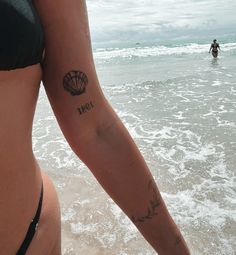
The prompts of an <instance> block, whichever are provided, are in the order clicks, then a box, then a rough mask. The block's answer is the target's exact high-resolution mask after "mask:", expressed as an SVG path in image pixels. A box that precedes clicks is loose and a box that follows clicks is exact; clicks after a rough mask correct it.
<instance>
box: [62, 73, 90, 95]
mask: <svg viewBox="0 0 236 255" xmlns="http://www.w3.org/2000/svg"><path fill="white" fill-rule="evenodd" d="M87 85H88V77H87V75H86V74H85V73H84V72H82V71H74V70H73V71H70V72H68V73H67V74H66V75H65V76H64V78H63V87H64V89H65V90H66V91H67V92H69V93H70V94H71V95H72V96H79V95H81V94H83V93H85V91H86V87H87Z"/></svg>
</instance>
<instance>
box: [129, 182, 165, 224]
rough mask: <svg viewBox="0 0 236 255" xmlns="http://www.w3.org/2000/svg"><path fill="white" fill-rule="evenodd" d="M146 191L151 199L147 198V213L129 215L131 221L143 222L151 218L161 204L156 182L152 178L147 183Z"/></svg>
mask: <svg viewBox="0 0 236 255" xmlns="http://www.w3.org/2000/svg"><path fill="white" fill-rule="evenodd" d="M148 191H149V193H150V194H151V199H150V200H149V204H148V208H147V213H146V214H145V215H144V216H138V217H135V216H131V220H132V221H133V223H141V222H145V221H146V220H149V219H152V218H153V217H154V216H155V215H157V214H158V213H157V212H156V209H157V208H158V207H159V206H160V204H161V198H160V196H159V192H158V190H157V188H156V184H155V182H154V181H153V180H150V181H149V183H148Z"/></svg>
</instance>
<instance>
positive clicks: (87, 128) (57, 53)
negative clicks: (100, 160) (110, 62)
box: [35, 0, 116, 146]
mask: <svg viewBox="0 0 236 255" xmlns="http://www.w3.org/2000/svg"><path fill="white" fill-rule="evenodd" d="M35 7H36V9H37V11H38V13H39V16H40V19H41V22H42V25H43V29H44V33H45V51H46V54H45V61H44V64H43V83H44V87H45V90H46V92H47V95H48V97H49V100H50V103H51V105H52V108H53V110H54V113H55V115H56V117H57V119H58V122H59V125H60V127H61V129H62V131H63V133H64V135H65V136H66V138H67V139H68V140H69V142H70V144H71V145H72V146H77V142H76V141H75V140H76V138H78V139H82V137H85V136H88V135H91V132H94V127H96V128H98V127H103V126H104V127H106V126H109V125H110V124H111V123H112V122H113V121H114V119H116V116H115V114H114V112H113V110H112V109H111V107H110V106H109V104H108V103H107V101H106V99H105V97H104V95H103V93H102V91H101V88H100V85H99V82H98V79H97V75H96V71H95V67H94V62H93V57H92V49H91V43H90V35H89V25H88V18H87V10H86V3H85V1H84V0H70V1H68V0H57V1H52V0H35ZM108 115H109V116H110V117H109V121H108V120H107V116H108Z"/></svg>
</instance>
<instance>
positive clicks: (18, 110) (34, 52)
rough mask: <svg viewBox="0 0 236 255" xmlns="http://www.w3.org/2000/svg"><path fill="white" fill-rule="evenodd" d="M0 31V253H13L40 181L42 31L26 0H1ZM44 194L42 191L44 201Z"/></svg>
mask: <svg viewBox="0 0 236 255" xmlns="http://www.w3.org/2000/svg"><path fill="white" fill-rule="evenodd" d="M0 34H1V35H4V36H1V40H0V240H1V241H0V251H1V252H0V253H1V254H5V255H8V254H9V255H13V254H16V252H17V250H18V248H19V247H20V245H21V244H22V242H23V240H24V238H25V235H26V233H27V230H28V227H29V224H30V222H31V220H32V219H33V218H34V215H35V212H36V210H37V207H38V202H39V197H40V191H41V185H42V176H41V172H40V169H39V166H38V165H37V162H36V160H35V158H34V155H33V151H32V138H31V134H32V123H33V116H34V112H35V106H36V102H37V98H38V92H39V86H40V80H41V67H40V64H38V63H39V62H40V61H41V59H42V51H43V33H42V28H41V26H40V22H39V18H38V17H37V13H36V11H35V9H34V7H33V4H32V1H31V0H0ZM6 70H11V71H6ZM44 179H45V178H44ZM47 189H48V188H47V187H46V188H45V190H47ZM47 197H48V194H47V193H46V194H45V196H44V200H43V207H45V206H44V205H45V202H47ZM44 211H45V210H44V208H42V214H45V213H44ZM45 221H46V220H45Z"/></svg>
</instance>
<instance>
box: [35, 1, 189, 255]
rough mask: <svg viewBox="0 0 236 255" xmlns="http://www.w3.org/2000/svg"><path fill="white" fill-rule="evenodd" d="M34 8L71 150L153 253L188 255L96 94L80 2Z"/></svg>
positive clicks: (130, 144) (47, 82)
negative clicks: (38, 17)
mask: <svg viewBox="0 0 236 255" xmlns="http://www.w3.org/2000/svg"><path fill="white" fill-rule="evenodd" d="M35 5H36V8H37V10H38V13H39V16H40V18H41V21H42V24H43V29H44V32H45V39H46V58H45V62H44V66H43V82H44V86H45V90H46V92H47V95H48V98H49V100H50V103H51V105H52V108H53V110H54V113H55V115H56V117H57V120H58V122H59V125H60V127H61V129H62V131H63V133H64V135H65V137H66V139H67V141H68V143H69V144H70V146H71V148H72V149H73V151H74V152H75V153H76V154H77V155H78V157H79V158H80V159H81V160H82V161H83V162H84V163H85V164H86V165H87V166H88V168H89V169H90V170H91V171H92V173H93V174H94V176H95V177H96V178H97V180H98V181H99V183H100V184H101V185H102V187H103V188H104V189H105V190H106V192H107V193H108V194H109V195H110V197H111V198H112V199H113V200H114V201H115V202H116V203H117V205H119V206H120V208H121V209H122V210H123V211H124V212H125V213H126V214H127V216H128V217H129V218H130V219H131V220H132V221H133V223H134V224H135V225H136V227H137V228H138V229H139V231H140V232H141V233H142V234H143V236H144V238H145V239H146V240H147V241H148V242H149V243H150V244H151V245H152V246H153V248H154V249H155V250H156V251H157V252H158V254H160V255H189V254H190V252H189V250H188V248H187V245H186V243H185V240H184V238H183V236H182V235H181V233H180V231H179V229H178V227H177V226H176V224H175V223H174V221H173V219H172V218H171V216H170V214H169V212H168V210H167V208H166V206H165V203H164V201H163V199H162V197H161V194H160V192H159V190H158V188H157V186H156V183H155V181H154V179H153V177H152V174H151V172H150V170H149V169H148V167H147V165H146V163H145V161H144V159H143V157H142V155H141V154H140V152H139V150H138V148H137V146H136V145H135V143H134V141H133V139H132V138H131V137H130V135H129V133H128V131H127V130H126V128H125V127H124V125H123V124H122V122H121V121H120V119H119V118H118V116H117V115H116V114H115V112H114V110H113V109H112V108H111V106H110V104H109V103H108V102H107V100H106V98H105V97H104V95H103V93H102V91H101V87H100V84H99V81H98V78H97V75H96V71H95V66H94V62H93V57H92V50H91V43H90V35H89V27H88V19H87V11H86V3H85V1H84V0H71V1H67V0H57V1H51V0H35ZM55 10H56V11H55ZM78 252H79V251H78Z"/></svg>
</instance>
